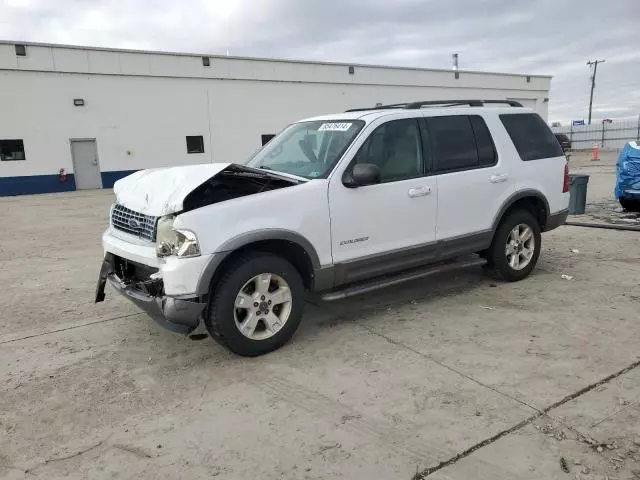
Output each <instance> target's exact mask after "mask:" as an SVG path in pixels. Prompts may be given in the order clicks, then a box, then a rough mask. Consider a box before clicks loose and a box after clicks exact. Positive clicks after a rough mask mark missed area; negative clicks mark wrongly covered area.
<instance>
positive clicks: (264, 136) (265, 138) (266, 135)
mask: <svg viewBox="0 0 640 480" xmlns="http://www.w3.org/2000/svg"><path fill="white" fill-rule="evenodd" d="M273 137H275V135H274V134H273V133H263V134H262V135H260V138H261V139H262V146H263V147H264V146H265V145H266V144H267V143H269V142H270V141H271V139H272V138H273Z"/></svg>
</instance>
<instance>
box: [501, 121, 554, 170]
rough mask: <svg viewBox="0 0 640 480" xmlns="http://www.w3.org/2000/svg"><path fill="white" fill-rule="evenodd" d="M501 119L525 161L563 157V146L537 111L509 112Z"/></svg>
mask: <svg viewBox="0 0 640 480" xmlns="http://www.w3.org/2000/svg"><path fill="white" fill-rule="evenodd" d="M500 120H502V124H503V125H504V128H506V130H507V133H508V134H509V136H510V137H511V141H512V142H513V144H514V145H515V147H516V150H518V154H520V158H521V159H522V160H524V161H528V160H539V159H541V158H552V157H561V156H562V155H563V153H562V148H561V147H560V145H559V144H558V140H556V137H555V136H554V135H553V133H552V132H551V129H550V128H549V127H548V126H547V124H546V123H544V120H542V118H540V117H539V116H538V115H537V114H535V113H507V114H503V115H500Z"/></svg>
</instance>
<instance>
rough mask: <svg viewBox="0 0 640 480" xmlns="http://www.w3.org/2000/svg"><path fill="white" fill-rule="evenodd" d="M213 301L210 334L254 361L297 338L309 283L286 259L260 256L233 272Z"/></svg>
mask: <svg viewBox="0 0 640 480" xmlns="http://www.w3.org/2000/svg"><path fill="white" fill-rule="evenodd" d="M211 299H212V301H211V303H210V305H209V308H208V309H207V313H206V315H205V325H206V327H207V330H208V331H209V334H210V335H211V336H212V337H213V338H214V339H215V340H216V341H218V343H220V344H222V345H224V346H226V347H227V348H229V349H230V350H231V351H233V352H235V353H237V354H238V355H243V356H248V357H253V356H257V355H262V354H264V353H267V352H271V351H273V350H276V349H278V348H280V347H281V346H282V345H284V344H285V343H286V342H287V341H288V340H289V339H290V338H291V337H292V336H293V334H294V332H295V331H296V329H297V328H298V325H299V324H300V320H301V318H302V313H303V310H304V285H303V283H302V278H301V277H300V274H299V273H298V271H297V270H296V268H295V267H294V266H293V265H291V264H290V263H289V262H287V261H286V260H285V259H283V258H281V257H278V256H276V255H272V254H269V253H255V254H250V255H247V256H245V257H242V258H241V259H239V260H238V261H237V262H235V263H234V264H232V265H231V266H230V267H229V268H228V269H227V271H226V273H225V274H224V275H223V276H222V278H221V279H220V281H219V282H218V283H217V284H216V285H215V286H213V287H212V292H211Z"/></svg>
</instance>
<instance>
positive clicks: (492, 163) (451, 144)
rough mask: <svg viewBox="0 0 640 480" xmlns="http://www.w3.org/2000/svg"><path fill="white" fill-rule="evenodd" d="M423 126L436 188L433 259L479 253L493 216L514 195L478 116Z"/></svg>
mask: <svg viewBox="0 0 640 480" xmlns="http://www.w3.org/2000/svg"><path fill="white" fill-rule="evenodd" d="M425 120H426V125H427V136H428V140H429V144H430V145H431V156H432V159H433V174H434V175H435V176H436V178H437V183H438V219H437V227H436V239H437V240H438V244H439V254H440V255H443V256H446V257H449V256H453V255H457V254H460V253H466V252H467V251H473V250H481V249H484V248H486V247H487V246H488V244H489V243H490V242H491V237H492V225H493V221H494V219H495V216H496V213H497V212H498V210H499V209H500V206H501V205H502V204H503V202H504V201H505V200H506V198H507V197H508V196H509V195H510V194H512V193H513V192H514V184H513V180H512V178H511V172H510V171H509V170H508V167H507V165H506V164H505V162H504V161H502V159H501V158H500V155H499V153H498V152H499V150H498V149H496V146H495V144H494V141H493V139H492V136H491V134H490V131H489V128H488V127H487V120H485V118H483V116H480V115H451V116H440V117H426V119H425ZM489 120H491V118H490V117H489ZM493 121H497V119H495V118H494V119H493Z"/></svg>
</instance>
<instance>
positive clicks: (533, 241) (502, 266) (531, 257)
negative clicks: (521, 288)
mask: <svg viewBox="0 0 640 480" xmlns="http://www.w3.org/2000/svg"><path fill="white" fill-rule="evenodd" d="M541 240H542V237H541V235H540V225H538V222H537V221H536V219H535V218H534V217H533V215H531V214H530V213H529V212H527V211H524V210H520V211H515V212H513V213H511V214H509V215H508V216H507V217H506V218H505V219H504V220H502V222H501V223H500V226H499V227H498V230H497V231H496V233H495V236H494V237H493V242H492V243H491V247H489V250H488V252H487V260H488V262H489V264H490V265H491V267H492V269H493V270H494V271H495V272H496V273H497V274H498V275H500V276H501V277H502V278H504V279H505V280H508V281H510V282H515V281H518V280H522V279H523V278H525V277H527V276H528V275H529V274H530V273H531V271H532V270H533V269H534V267H535V266H536V263H537V262H538V257H539V256H540V248H541Z"/></svg>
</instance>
